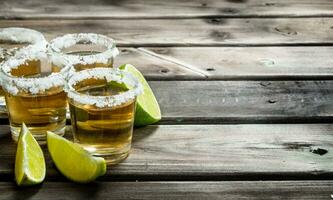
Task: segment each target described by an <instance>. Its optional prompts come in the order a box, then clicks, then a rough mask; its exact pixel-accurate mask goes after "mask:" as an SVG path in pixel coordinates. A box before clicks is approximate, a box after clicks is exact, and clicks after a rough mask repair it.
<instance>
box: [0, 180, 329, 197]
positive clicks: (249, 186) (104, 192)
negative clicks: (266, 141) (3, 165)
mask: <svg viewBox="0 0 333 200" xmlns="http://www.w3.org/2000/svg"><path fill="white" fill-rule="evenodd" d="M332 189H333V181H251V182H249V181H244V182H239V181H223V182H96V183H92V184H88V185H80V184H74V183H68V182H46V183H44V184H43V186H42V187H39V188H38V187H26V188H18V187H16V186H15V185H14V184H13V183H8V182H4V183H0V191H2V192H1V194H0V198H1V199H8V200H11V199H15V200H18V199H26V198H29V199H31V200H38V199H49V200H53V199H59V197H60V196H61V199H63V200H72V199H80V200H81V199H110V198H112V199H124V200H127V199H187V200H188V199H191V200H201V199H213V200H214V199H226V200H228V199H233V200H235V199H256V200H258V199H259V200H264V199H265V200H266V199H290V200H299V199H302V200H313V199H316V200H321V199H323V200H327V199H330V198H331V193H332Z"/></svg>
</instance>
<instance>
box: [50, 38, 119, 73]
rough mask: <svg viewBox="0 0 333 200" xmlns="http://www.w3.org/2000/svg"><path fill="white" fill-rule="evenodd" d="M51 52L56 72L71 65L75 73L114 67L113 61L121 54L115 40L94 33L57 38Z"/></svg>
mask: <svg viewBox="0 0 333 200" xmlns="http://www.w3.org/2000/svg"><path fill="white" fill-rule="evenodd" d="M49 52H50V54H51V55H52V62H53V67H54V68H55V70H56V69H57V68H59V67H60V68H61V66H63V65H67V64H68V63H70V64H72V65H73V66H74V71H81V70H84V69H91V68H96V67H113V60H114V58H115V57H116V56H117V55H118V54H119V51H118V49H117V47H116V43H115V42H114V40H113V39H111V38H109V37H107V36H104V35H99V34H94V33H77V34H67V35H64V36H61V37H57V38H55V39H53V40H52V41H51V42H50V47H49ZM58 70H59V69H58Z"/></svg>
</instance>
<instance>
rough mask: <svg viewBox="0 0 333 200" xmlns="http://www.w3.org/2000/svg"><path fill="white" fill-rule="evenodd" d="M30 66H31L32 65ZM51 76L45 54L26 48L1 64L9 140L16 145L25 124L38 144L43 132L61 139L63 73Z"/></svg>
mask: <svg viewBox="0 0 333 200" xmlns="http://www.w3.org/2000/svg"><path fill="white" fill-rule="evenodd" d="M32 63H33V64H32ZM68 69H69V66H68V67H67V68H63V69H62V70H61V71H60V72H56V73H54V72H52V68H51V64H50V62H49V59H48V57H47V56H46V53H45V52H40V51H38V50H36V49H34V48H28V49H27V51H26V52H21V53H20V54H17V55H15V56H13V57H11V58H9V59H8V60H6V61H5V62H3V63H2V64H1V73H0V75H1V78H2V80H3V81H2V87H3V88H4V91H5V99H6V104H7V109H8V114H9V122H10V128H11V133H12V138H13V139H14V140H15V141H17V139H18V135H19V132H20V129H21V125H22V123H23V122H24V123H25V124H26V125H27V127H28V128H29V130H30V132H31V133H32V134H33V136H34V137H35V138H36V139H37V140H38V141H40V142H41V143H42V142H44V141H45V139H46V132H47V131H52V132H54V133H56V134H59V135H63V134H64V133H65V132H64V131H65V123H66V105H67V100H66V93H65V92H64V86H65V83H66V81H65V75H66V70H68Z"/></svg>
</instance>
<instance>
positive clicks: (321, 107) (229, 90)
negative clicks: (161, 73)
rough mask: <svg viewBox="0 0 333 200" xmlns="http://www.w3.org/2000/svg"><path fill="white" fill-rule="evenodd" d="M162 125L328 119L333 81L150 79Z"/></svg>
mask: <svg viewBox="0 0 333 200" xmlns="http://www.w3.org/2000/svg"><path fill="white" fill-rule="evenodd" d="M150 85H151V86H152V88H153V90H154V91H155V94H156V97H157V99H158V102H159V104H160V106H161V109H162V113H163V121H164V122H172V123H198V122H200V123H230V122H235V123H252V122H264V123H267V122H275V123H276V122H282V123H286V122H287V123H290V122H322V120H326V121H328V120H332V112H333V104H332V103H331V100H332V98H333V91H332V90H333V81H271V82H267V81H261V82H259V81H208V82H206V81H167V82H157V81H151V82H150Z"/></svg>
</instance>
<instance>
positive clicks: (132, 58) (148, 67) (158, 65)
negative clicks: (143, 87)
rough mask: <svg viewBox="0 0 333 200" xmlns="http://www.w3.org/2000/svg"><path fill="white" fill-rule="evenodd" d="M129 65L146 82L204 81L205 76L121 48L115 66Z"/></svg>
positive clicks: (147, 55)
mask: <svg viewBox="0 0 333 200" xmlns="http://www.w3.org/2000/svg"><path fill="white" fill-rule="evenodd" d="M126 63H130V64H132V65H134V66H135V67H137V68H138V69H139V70H140V71H141V73H142V74H144V76H145V77H146V79H147V80H190V79H205V78H206V76H205V75H203V74H201V73H198V72H195V71H194V70H191V69H188V68H186V67H183V66H182V65H179V64H176V63H174V62H170V61H167V60H163V59H159V58H157V57H154V56H151V55H149V54H146V53H144V52H142V51H139V50H137V49H135V48H121V49H120V54H119V56H117V57H116V59H115V66H120V65H122V64H126Z"/></svg>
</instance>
